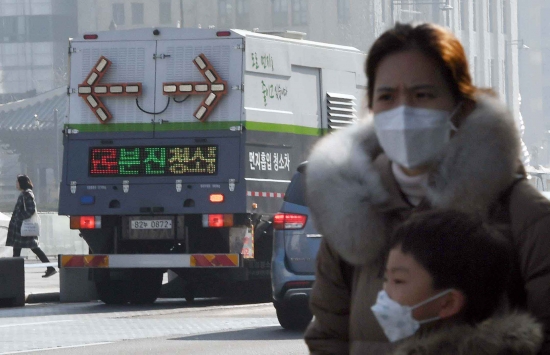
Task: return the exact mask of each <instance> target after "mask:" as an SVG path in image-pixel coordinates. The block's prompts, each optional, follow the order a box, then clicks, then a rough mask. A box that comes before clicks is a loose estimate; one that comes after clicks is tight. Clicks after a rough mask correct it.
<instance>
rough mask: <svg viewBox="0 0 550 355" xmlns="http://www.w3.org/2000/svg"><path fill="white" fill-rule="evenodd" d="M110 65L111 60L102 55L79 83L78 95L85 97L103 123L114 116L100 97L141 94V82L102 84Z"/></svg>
mask: <svg viewBox="0 0 550 355" xmlns="http://www.w3.org/2000/svg"><path fill="white" fill-rule="evenodd" d="M110 66H111V61H110V60H109V59H107V58H105V57H104V56H101V57H100V58H99V60H98V61H97V63H96V65H95V66H94V67H93V68H92V70H91V71H90V74H88V76H87V77H86V79H84V81H83V82H82V84H80V85H78V96H80V97H82V98H83V99H84V101H85V102H86V104H88V106H89V107H90V108H91V109H92V111H93V112H94V114H95V115H96V117H97V119H98V120H99V122H101V123H107V122H108V121H109V120H110V119H111V118H112V117H113V116H112V115H111V113H110V112H109V110H107V108H106V107H105V105H104V104H103V103H102V102H101V100H100V99H99V98H100V97H101V96H140V95H141V83H126V84H100V83H99V82H100V81H101V78H103V76H104V75H105V73H106V72H107V70H108V69H109V67H110Z"/></svg>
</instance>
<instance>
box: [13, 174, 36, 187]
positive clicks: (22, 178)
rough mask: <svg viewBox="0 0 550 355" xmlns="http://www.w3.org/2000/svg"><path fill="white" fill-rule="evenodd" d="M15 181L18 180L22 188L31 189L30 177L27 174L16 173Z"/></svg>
mask: <svg viewBox="0 0 550 355" xmlns="http://www.w3.org/2000/svg"><path fill="white" fill-rule="evenodd" d="M17 181H18V182H19V187H20V188H21V189H23V190H28V189H31V190H32V189H33V187H34V186H33V185H32V181H31V178H30V177H28V176H27V175H24V174H21V175H17Z"/></svg>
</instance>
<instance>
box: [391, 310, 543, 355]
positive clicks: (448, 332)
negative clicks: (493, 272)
mask: <svg viewBox="0 0 550 355" xmlns="http://www.w3.org/2000/svg"><path fill="white" fill-rule="evenodd" d="M542 338H543V336H542V327H541V325H540V324H537V322H536V321H535V320H534V319H533V318H532V317H530V316H529V315H527V314H525V313H523V314H508V315H506V316H502V317H494V318H490V319H487V320H486V321H484V322H482V323H480V324H478V325H476V326H471V325H467V324H460V325H455V326H450V327H444V328H441V329H438V330H435V331H430V332H426V333H421V334H417V335H416V334H415V335H414V336H413V337H411V338H409V339H407V340H405V341H403V342H402V343H401V344H399V345H398V346H397V347H396V349H395V350H394V351H392V352H391V354H392V355H419V354H422V355H472V354H475V355H497V354H507V355H536V354H537V353H538V352H539V350H540V346H541V343H542Z"/></svg>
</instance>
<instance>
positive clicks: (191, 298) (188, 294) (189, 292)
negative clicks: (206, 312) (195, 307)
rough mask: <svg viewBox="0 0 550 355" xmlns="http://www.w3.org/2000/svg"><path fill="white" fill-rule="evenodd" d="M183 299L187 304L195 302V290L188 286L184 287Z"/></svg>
mask: <svg viewBox="0 0 550 355" xmlns="http://www.w3.org/2000/svg"><path fill="white" fill-rule="evenodd" d="M183 298H185V301H187V303H193V302H195V290H194V288H193V286H192V285H189V284H188V285H186V286H185V289H184V292H183Z"/></svg>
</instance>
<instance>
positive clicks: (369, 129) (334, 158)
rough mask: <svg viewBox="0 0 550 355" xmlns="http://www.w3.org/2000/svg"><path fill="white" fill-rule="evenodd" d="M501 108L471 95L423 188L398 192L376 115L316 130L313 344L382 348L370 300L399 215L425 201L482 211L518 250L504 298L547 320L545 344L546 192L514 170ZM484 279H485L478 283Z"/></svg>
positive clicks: (548, 298)
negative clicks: (322, 132) (471, 104)
mask: <svg viewBox="0 0 550 355" xmlns="http://www.w3.org/2000/svg"><path fill="white" fill-rule="evenodd" d="M519 142H520V140H519V137H518V132H517V128H516V126H515V123H514V120H513V117H512V116H511V115H510V114H509V112H508V111H507V109H506V108H505V107H504V106H503V105H502V104H501V103H499V102H498V101H496V100H495V99H492V98H490V97H487V96H479V97H477V103H476V108H475V110H474V111H473V112H472V113H471V114H470V115H469V116H468V117H467V118H466V119H465V120H464V121H463V122H462V123H461V125H460V127H459V129H458V131H457V132H456V133H455V135H454V136H453V138H452V139H451V141H450V142H449V144H448V145H447V146H446V147H445V149H444V151H443V152H442V154H441V155H440V156H439V157H438V159H437V161H436V164H435V165H434V168H433V169H432V171H430V173H429V178H428V186H427V196H426V198H425V199H424V201H422V202H421V204H420V206H418V207H416V208H415V207H413V206H412V205H411V204H409V203H408V202H407V201H406V199H405V198H404V196H403V194H402V192H401V191H400V189H399V186H398V184H397V182H396V180H395V178H394V176H393V173H392V171H391V162H390V161H389V160H388V158H387V157H386V156H385V154H384V153H383V151H382V148H381V147H380V144H379V143H378V140H377V137H376V134H375V132H374V128H373V126H372V123H370V122H366V121H365V122H361V123H359V124H357V125H356V126H354V127H351V128H349V129H346V130H342V131H340V132H337V133H335V134H332V135H330V136H327V137H326V138H324V139H322V140H321V141H320V142H319V143H318V144H317V145H316V146H315V147H314V149H313V151H312V154H311V155H310V157H309V159H308V160H309V163H308V173H307V177H306V178H307V199H308V204H309V206H310V208H311V212H312V217H313V220H314V222H315V223H316V226H317V228H318V229H319V231H320V232H321V233H322V234H323V235H324V239H323V241H322V243H321V246H320V249H319V253H318V256H317V271H316V282H315V284H314V286H313V290H312V293H311V297H310V308H311V310H312V312H313V314H314V316H315V317H314V320H313V321H312V323H311V324H310V326H309V327H308V329H307V331H306V335H305V338H306V343H307V345H308V346H309V349H310V351H311V352H312V353H330V354H348V353H352V354H365V353H370V354H379V353H383V349H385V348H387V345H388V340H387V339H386V337H385V335H384V333H383V332H382V330H381V328H380V326H379V325H378V322H377V321H376V318H375V317H374V315H373V314H372V312H371V310H370V307H371V306H372V305H373V304H374V303H375V301H376V296H377V293H378V291H379V290H380V289H381V288H382V283H383V281H382V276H383V264H384V257H385V255H386V253H387V243H388V239H389V236H390V235H391V233H392V231H393V229H394V228H395V226H396V225H398V224H399V223H401V222H402V221H404V220H406V219H407V218H408V217H409V216H410V215H411V214H412V213H414V212H415V211H418V210H423V209H428V208H453V209H457V210H460V211H466V212H478V213H480V214H481V215H482V216H484V218H485V219H486V221H487V222H489V223H491V224H493V225H494V226H496V227H498V228H499V229H500V230H501V231H502V232H503V233H505V235H506V236H507V237H508V238H509V239H510V241H511V242H512V243H513V245H514V250H516V251H517V253H516V257H517V258H516V260H515V264H514V265H515V266H514V268H513V270H512V271H513V272H514V277H513V286H512V287H510V292H509V298H510V301H511V303H512V304H513V305H514V306H517V307H526V308H527V309H528V310H529V311H530V312H531V313H532V314H533V315H534V316H536V317H537V318H538V320H539V321H540V322H542V323H543V325H545V332H546V333H545V345H544V349H545V350H547V351H550V232H549V231H550V201H548V200H547V199H546V198H544V197H543V196H542V195H541V194H540V193H539V192H538V191H536V190H535V189H534V188H533V187H532V186H531V185H530V184H529V182H528V181H527V180H526V179H524V178H521V175H518V171H521V170H522V168H523V167H522V165H521V163H520V162H519V160H518V158H519V156H520V155H519V154H520V146H519ZM480 287H482V286H481V285H480Z"/></svg>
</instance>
